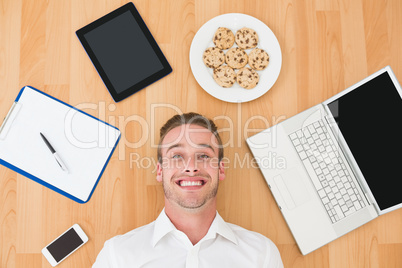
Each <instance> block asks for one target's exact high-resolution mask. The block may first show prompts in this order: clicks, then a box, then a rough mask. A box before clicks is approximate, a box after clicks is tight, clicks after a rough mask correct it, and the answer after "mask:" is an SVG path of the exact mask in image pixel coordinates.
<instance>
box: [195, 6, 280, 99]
mask: <svg viewBox="0 0 402 268" xmlns="http://www.w3.org/2000/svg"><path fill="white" fill-rule="evenodd" d="M219 27H226V28H228V29H230V30H232V32H233V34H236V31H237V30H239V29H241V28H243V27H248V28H251V29H253V30H255V31H256V32H257V34H258V37H259V42H258V45H257V47H258V48H261V49H264V50H265V51H266V52H267V53H268V55H269V64H268V67H267V68H266V69H264V70H263V71H257V72H258V74H259V76H260V82H259V83H258V85H257V86H256V87H255V88H253V89H244V88H242V87H240V85H239V84H237V83H235V84H234V85H233V86H232V87H230V88H223V87H221V86H219V85H218V84H217V83H216V82H215V80H214V79H213V77H212V72H213V70H212V69H211V68H208V67H207V66H205V64H204V62H203V60H202V55H203V53H204V51H205V49H207V48H208V47H213V46H215V45H214V43H213V41H212V38H213V36H214V34H215V32H216V30H217V29H218V28H219ZM234 46H236V44H235V45H234ZM226 51H227V50H224V52H226ZM250 51H251V49H247V50H246V52H247V54H249V53H250ZM190 66H191V71H192V72H193V75H194V77H195V79H196V80H197V82H198V84H200V86H201V87H202V88H203V89H204V90H205V91H206V92H208V93H209V94H211V95H212V96H214V97H215V98H217V99H220V100H223V101H227V102H234V103H240V102H247V101H251V100H255V99H257V98H259V97H261V96H262V95H264V94H265V93H266V92H267V91H268V90H269V89H270V88H271V87H272V86H273V85H274V84H275V82H276V79H278V76H279V73H280V71H281V66H282V53H281V48H280V46H279V42H278V40H277V39H276V36H275V35H274V33H273V32H272V31H271V29H269V28H268V26H267V25H265V24H264V23H263V22H262V21H260V20H258V19H256V18H254V17H251V16H249V15H245V14H238V13H231V14H224V15H220V16H217V17H215V18H213V19H211V20H209V21H208V22H206V23H205V24H204V25H203V26H202V27H201V28H200V29H199V30H198V32H197V33H196V34H195V36H194V39H193V42H192V43H191V47H190Z"/></svg>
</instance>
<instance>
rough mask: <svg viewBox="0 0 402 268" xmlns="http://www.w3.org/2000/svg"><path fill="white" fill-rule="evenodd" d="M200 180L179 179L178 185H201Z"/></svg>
mask: <svg viewBox="0 0 402 268" xmlns="http://www.w3.org/2000/svg"><path fill="white" fill-rule="evenodd" d="M201 185H202V181H181V182H180V186H201Z"/></svg>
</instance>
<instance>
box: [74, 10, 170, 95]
mask: <svg viewBox="0 0 402 268" xmlns="http://www.w3.org/2000/svg"><path fill="white" fill-rule="evenodd" d="M76 34H77V36H78V38H79V40H80V41H81V44H82V46H83V47H84V49H85V50H86V52H87V54H88V56H89V58H90V59H91V60H92V63H93V64H94V66H95V68H96V70H97V71H98V73H99V75H100V77H101V78H102V80H103V82H104V83H105V85H106V87H107V89H108V90H109V92H110V94H111V95H112V97H113V99H114V100H115V101H116V102H118V101H121V100H123V99H124V98H127V97H128V96H130V95H132V94H133V93H135V92H137V91H139V90H140V89H142V88H144V87H146V86H148V85H150V84H152V83H153V82H155V81H156V80H158V79H160V78H162V77H164V76H166V75H168V74H169V73H170V72H171V71H172V68H171V67H170V65H169V63H168V61H167V60H166V58H165V56H164V55H163V53H162V51H161V50H160V48H159V46H158V44H157V43H156V41H155V39H154V38H153V37H152V35H151V32H150V31H149V30H148V28H147V26H146V25H145V23H144V21H143V20H142V18H141V16H140V14H139V13H138V11H137V9H136V8H135V6H134V4H133V3H128V4H126V5H124V6H122V7H120V8H118V9H116V10H114V11H112V12H111V13H109V14H107V15H105V16H103V17H102V18H100V19H98V20H96V21H94V22H92V23H91V24H89V25H87V26H85V27H83V28H81V29H79V30H78V31H77V32H76Z"/></svg>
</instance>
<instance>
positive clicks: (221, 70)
mask: <svg viewBox="0 0 402 268" xmlns="http://www.w3.org/2000/svg"><path fill="white" fill-rule="evenodd" d="M214 79H215V81H216V83H217V84H218V85H220V86H221V87H226V88H228V87H231V86H233V84H234V83H235V82H236V72H235V71H234V70H233V69H232V68H231V67H229V66H227V65H223V66H220V67H218V68H216V69H214Z"/></svg>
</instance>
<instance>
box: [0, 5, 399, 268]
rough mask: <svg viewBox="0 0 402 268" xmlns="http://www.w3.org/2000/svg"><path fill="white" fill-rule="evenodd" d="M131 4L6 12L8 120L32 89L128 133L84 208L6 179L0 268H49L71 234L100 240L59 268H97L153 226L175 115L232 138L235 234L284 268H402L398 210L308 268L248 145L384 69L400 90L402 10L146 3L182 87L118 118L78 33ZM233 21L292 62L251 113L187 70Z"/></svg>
mask: <svg viewBox="0 0 402 268" xmlns="http://www.w3.org/2000/svg"><path fill="white" fill-rule="evenodd" d="M124 3H125V1H117V0H116V1H113V0H104V1H95V0H91V1H89V0H88V1H82V0H65V1H61V0H47V1H39V0H35V1H33V0H24V1H22V0H0V118H3V117H4V116H5V115H6V113H7V111H8V109H9V108H10V106H11V104H12V102H13V100H14V99H15V97H16V96H17V93H18V91H19V90H20V89H21V88H22V87H23V86H24V85H31V86H34V87H36V88H39V89H42V90H44V91H46V92H47V93H49V94H51V95H54V96H55V97H58V98H60V99H62V100H63V101H66V102H68V103H70V104H72V105H75V106H78V107H80V108H83V109H84V110H85V111H87V112H89V113H91V114H93V115H94V116H97V117H99V118H101V119H103V120H105V121H107V122H109V123H111V124H113V125H115V126H117V127H118V128H119V129H120V130H121V131H122V139H121V141H120V144H119V146H118V148H117V149H116V151H115V153H114V155H113V157H112V159H111V161H110V163H109V165H108V167H107V168H106V171H105V173H104V175H103V176H102V178H101V180H100V182H99V184H98V186H97V188H96V190H95V192H94V194H93V196H92V198H91V200H90V201H89V202H88V203H87V204H78V203H75V202H74V201H71V200H70V199H67V198H65V197H64V196H61V195H60V194H57V193H55V192H53V191H51V190H49V189H47V188H45V187H43V186H41V185H39V184H38V183H35V182H33V181H31V180H29V179H27V178H26V177H24V176H21V175H19V174H17V173H15V172H13V171H10V170H9V169H7V168H5V167H3V166H1V167H0V267H50V265H49V264H48V263H47V261H46V259H45V258H44V257H43V256H42V254H41V249H42V247H44V246H45V245H46V244H47V243H49V242H50V241H52V240H53V239H54V238H55V237H57V236H58V235H59V234H61V233H62V232H64V231H65V230H66V229H67V228H68V227H70V226H71V225H73V224H74V223H78V224H80V225H81V226H82V227H83V229H84V230H85V232H86V233H87V234H88V236H89V238H90V240H89V242H88V243H87V244H86V245H85V246H84V247H83V248H81V249H80V250H79V251H77V252H76V253H74V255H72V256H70V257H69V258H68V259H67V260H65V261H64V262H63V263H61V264H60V266H59V267H90V266H91V265H92V263H93V262H94V261H95V258H96V256H97V254H98V253H99V251H100V250H101V248H102V247H103V243H104V242H105V240H107V239H108V238H110V237H112V236H115V235H117V234H122V233H125V232H127V231H130V230H132V229H134V228H136V227H139V226H141V225H144V224H147V223H149V222H151V221H153V220H155V218H156V217H157V215H158V214H159V213H160V211H161V210H162V208H163V206H164V201H163V190H162V187H161V185H160V184H158V183H157V182H156V179H155V175H156V173H155V170H154V168H155V162H154V161H155V160H154V159H155V157H156V148H155V147H156V146H155V145H156V144H157V142H158V131H159V128H160V126H161V125H162V123H164V122H165V121H166V120H167V119H168V118H170V116H172V115H173V114H175V113H176V112H177V111H179V112H189V111H195V112H199V113H202V114H205V115H206V116H208V117H210V118H215V119H217V120H216V122H217V124H218V126H219V127H220V128H223V129H225V131H223V132H222V137H223V141H224V143H225V144H226V145H227V146H226V148H225V155H226V157H227V158H228V160H229V161H228V164H227V167H228V168H227V170H226V174H227V176H226V180H225V181H223V182H222V183H221V185H220V190H219V193H218V211H219V213H220V214H221V215H222V217H223V218H224V219H225V220H226V221H228V222H232V223H235V224H238V225H240V226H243V227H245V228H247V229H250V230H253V231H256V232H259V233H262V234H264V235H265V236H267V237H269V238H270V239H271V240H272V241H273V242H274V243H275V244H276V245H277V246H278V248H279V250H280V253H281V255H282V258H283V262H284V264H285V267H320V268H321V267H402V254H401V253H402V228H401V226H402V210H401V209H400V210H397V211H394V212H391V213H388V214H386V215H383V216H381V217H379V218H377V219H375V220H374V221H372V222H370V223H368V224H366V225H365V226H363V227H361V228H359V229H357V230H355V231H353V232H351V233H349V234H347V235H345V236H343V237H342V238H340V239H338V240H336V241H334V242H332V243H330V244H328V245H326V246H324V247H323V248H321V249H319V250H317V251H315V252H313V253H311V254H309V255H307V256H302V255H301V253H300V251H299V250H298V248H297V245H296V244H295V240H294V239H293V237H292V235H291V233H290V231H289V229H288V227H287V225H286V223H285V221H284V219H283V217H282V215H281V213H280V211H279V209H278V207H277V205H276V203H275V201H274V199H273V197H272V194H271V192H270V191H269V189H268V186H267V184H266V183H265V181H264V179H263V177H262V175H261V173H260V171H259V170H258V168H256V167H255V166H253V165H252V156H251V153H250V151H249V149H248V147H247V146H246V143H245V138H247V137H249V136H250V135H252V134H254V133H256V132H258V131H259V130H262V129H264V128H267V127H268V126H270V125H273V124H276V123H277V122H279V121H280V120H283V119H284V118H289V117H290V116H292V115H295V114H296V113H298V112H301V111H303V110H304V109H306V108H309V107H311V106H313V105H315V104H318V103H320V102H322V101H324V100H325V99H327V98H329V97H331V96H332V95H334V94H335V93H337V92H339V91H341V90H343V89H345V88H346V87H348V86H350V85H352V84H354V83H356V82H358V81H359V80H361V79H363V78H364V77H366V76H368V75H369V74H371V73H373V72H375V71H376V70H378V69H380V68H382V67H384V66H386V65H391V67H392V68H393V70H394V72H395V74H396V76H397V78H398V79H399V81H402V16H401V14H402V2H401V1H399V0H387V1H383V0H372V1H370V0H369V1H363V0H353V1H346V0H339V1H330V0H316V1H314V0H312V1H298V0H275V1H274V0H270V1H267V0H241V1H236V0H235V1H227V0H226V1H225V0H222V1H218V0H208V1H205V0H174V1H168V0H136V1H134V4H135V5H136V7H137V9H138V10H139V12H140V14H141V15H142V16H143V18H144V21H145V22H146V24H147V25H148V27H149V29H150V31H151V32H152V34H153V35H154V37H155V39H156V41H157V42H158V44H159V45H160V47H161V49H162V51H163V52H164V54H165V55H166V57H167V59H168V61H169V62H170V63H171V65H172V67H173V73H171V74H170V75H169V76H167V77H165V78H163V79H162V80H160V81H158V82H156V83H155V84H153V85H151V86H149V87H147V88H146V89H144V90H142V91H140V92H138V93H136V94H135V95H133V96H131V97H129V98H128V99H126V100H124V101H122V102H120V103H117V104H115V103H114V102H113V100H112V98H111V97H110V95H109V93H108V92H107V90H106V88H105V86H104V85H103V83H102V81H101V79H100V77H99V75H98V74H97V72H96V70H95V68H94V67H93V66H92V63H91V61H90V60H89V58H88V56H87V55H86V53H85V51H84V49H83V48H82V46H81V44H80V42H79V40H78V39H77V37H76V35H75V31H76V30H77V29H79V28H81V27H83V26H84V25H86V24H88V23H90V22H92V21H93V20H95V19H97V18H99V17H101V16H103V15H105V14H106V13H108V12H110V11H112V10H114V9H116V8H118V7H119V6H121V5H123V4H124ZM232 12H236V13H244V14H248V15H251V16H254V17H256V18H257V19H259V20H261V21H263V22H264V23H265V24H266V25H268V26H269V27H270V28H271V30H272V31H273V32H274V33H275V35H276V36H277V38H278V40H279V43H280V45H281V49H282V55H283V64H282V69H281V73H280V76H279V78H278V80H277V82H276V83H275V85H274V86H273V87H272V89H271V90H269V91H268V92H267V93H266V94H265V95H263V96H262V97H260V98H259V99H257V100H254V101H251V102H248V103H244V104H233V103H226V102H223V101H220V100H218V99H215V98H214V97H212V96H210V95H209V94H208V93H206V92H205V91H204V90H203V89H202V88H201V87H200V86H199V85H198V84H197V82H196V80H195V79H194V77H193V75H192V73H191V69H190V65H189V57H188V55H189V50H190V44H191V41H192V39H193V37H194V35H195V33H196V32H197V30H198V29H199V28H200V27H201V26H202V25H203V24H204V23H205V22H207V21H208V20H210V19H212V18H213V17H215V16H218V15H220V14H224V13H232ZM373 108H374V109H375V107H373ZM376 123H380V122H373V124H376ZM245 130H247V131H245ZM369 146H376V144H371V145H368V147H369ZM395 175H396V176H399V175H398V174H395Z"/></svg>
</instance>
